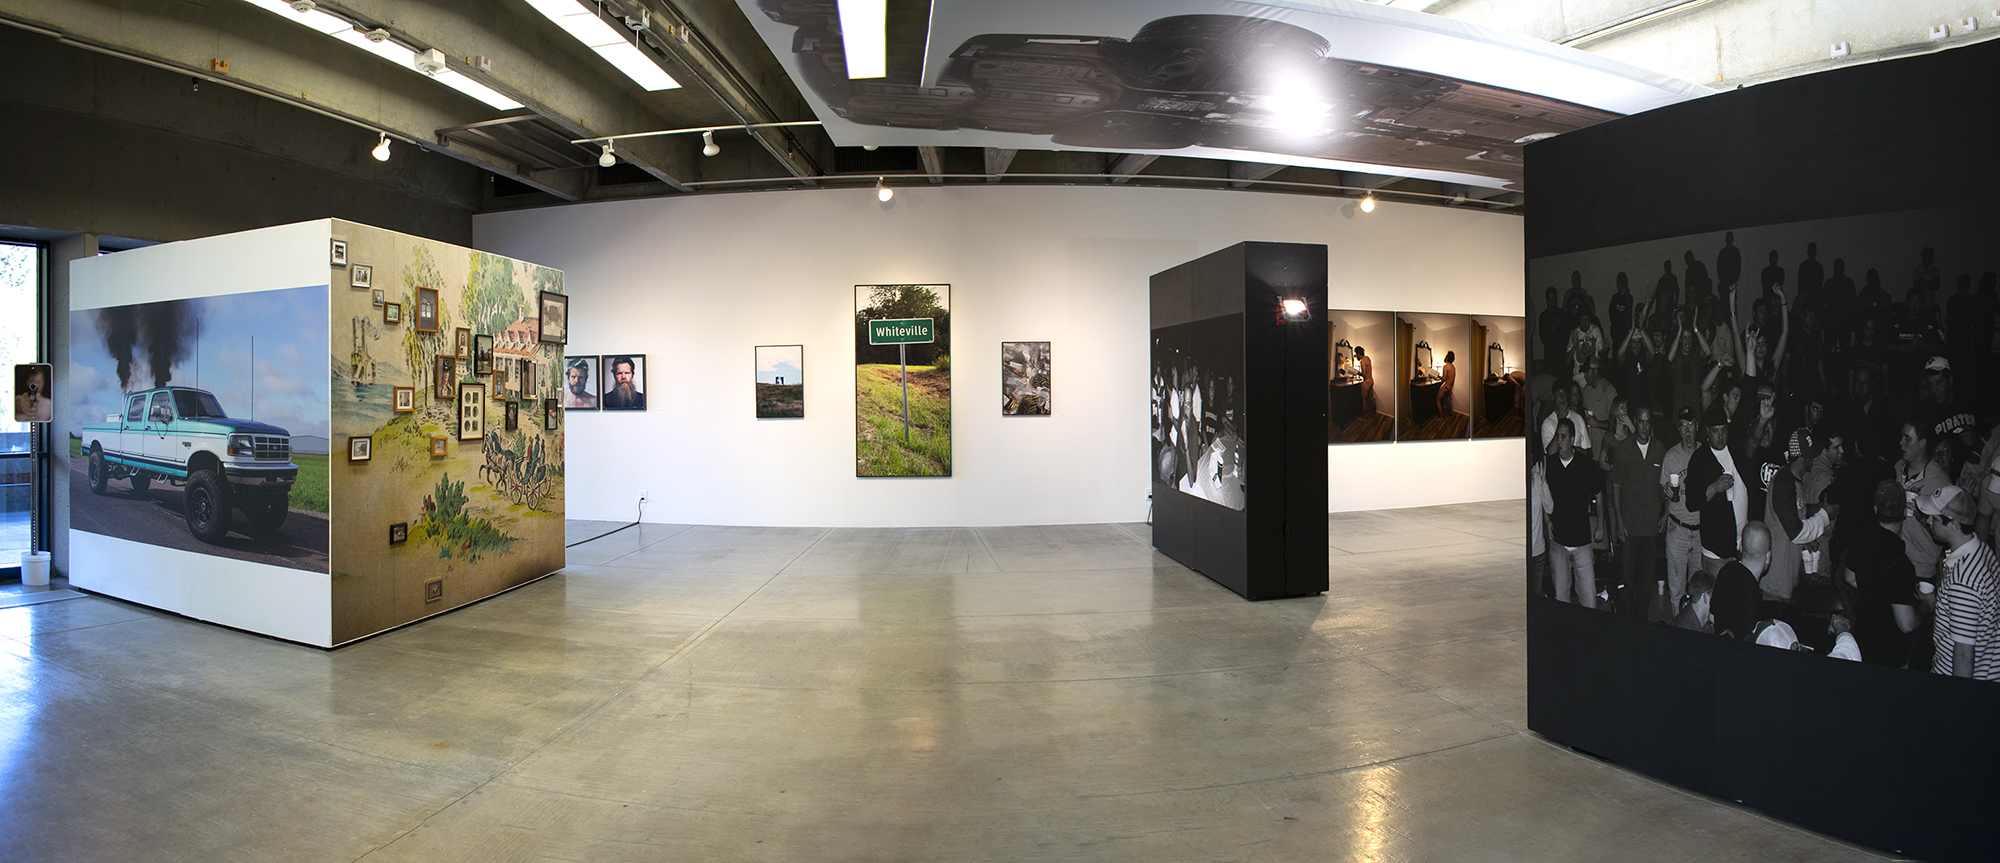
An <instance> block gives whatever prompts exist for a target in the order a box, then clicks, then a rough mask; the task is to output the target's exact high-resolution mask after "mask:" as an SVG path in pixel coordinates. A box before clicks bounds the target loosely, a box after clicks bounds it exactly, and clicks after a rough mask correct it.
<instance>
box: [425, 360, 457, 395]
mask: <svg viewBox="0 0 2000 863" xmlns="http://www.w3.org/2000/svg"><path fill="white" fill-rule="evenodd" d="M432 383H433V384H434V385H435V386H434V391H433V392H432V393H431V395H433V396H436V397H437V398H441V399H449V398H456V397H457V395H458V358H457V357H438V358H437V372H436V377H435V378H434V379H433V380H432Z"/></svg>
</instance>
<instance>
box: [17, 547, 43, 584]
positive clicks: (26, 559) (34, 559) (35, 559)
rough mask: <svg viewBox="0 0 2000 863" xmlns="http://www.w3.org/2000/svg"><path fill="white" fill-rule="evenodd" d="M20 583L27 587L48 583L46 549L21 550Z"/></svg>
mask: <svg viewBox="0 0 2000 863" xmlns="http://www.w3.org/2000/svg"><path fill="white" fill-rule="evenodd" d="M21 583H22V584H25V585H28V586H29V587H44V586H47V585H48V583H49V553H48V552H46V551H24V552H21Z"/></svg>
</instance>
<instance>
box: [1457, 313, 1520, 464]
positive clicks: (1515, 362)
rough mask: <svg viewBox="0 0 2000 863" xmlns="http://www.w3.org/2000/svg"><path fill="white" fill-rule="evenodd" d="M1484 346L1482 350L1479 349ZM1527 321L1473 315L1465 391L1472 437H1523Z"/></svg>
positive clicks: (1500, 316)
mask: <svg viewBox="0 0 2000 863" xmlns="http://www.w3.org/2000/svg"><path fill="white" fill-rule="evenodd" d="M1481 345H1484V346H1485V347H1481ZM1527 361H1528V319H1527V318H1524V317H1513V316H1508V315H1473V316H1472V355H1471V363H1469V364H1468V365H1467V370H1468V371H1469V372H1470V373H1471V375H1470V376H1469V377H1468V378H1466V380H1468V381H1471V382H1472V383H1468V384H1467V385H1466V390H1467V391H1468V392H1469V394H1470V395H1471V397H1472V436H1473V437H1474V438H1494V437H1523V436H1525V435H1526V434H1527V424H1528V419H1527V417H1528V371H1527Z"/></svg>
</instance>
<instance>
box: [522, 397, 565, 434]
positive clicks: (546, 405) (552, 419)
mask: <svg viewBox="0 0 2000 863" xmlns="http://www.w3.org/2000/svg"><path fill="white" fill-rule="evenodd" d="M529 404H534V402H529ZM560 416H562V408H561V407H558V406H557V402H556V400H555V399H542V428H545V429H548V430H549V431H555V430H556V418H557V417H560Z"/></svg>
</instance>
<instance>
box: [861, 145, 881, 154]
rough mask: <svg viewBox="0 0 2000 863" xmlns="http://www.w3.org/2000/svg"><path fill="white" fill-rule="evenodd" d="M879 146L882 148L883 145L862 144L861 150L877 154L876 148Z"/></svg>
mask: <svg viewBox="0 0 2000 863" xmlns="http://www.w3.org/2000/svg"><path fill="white" fill-rule="evenodd" d="M879 146H881V145H880V144H862V145H861V149H863V150H867V151H868V152H870V153H873V152H875V148H876V147H879Z"/></svg>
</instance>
